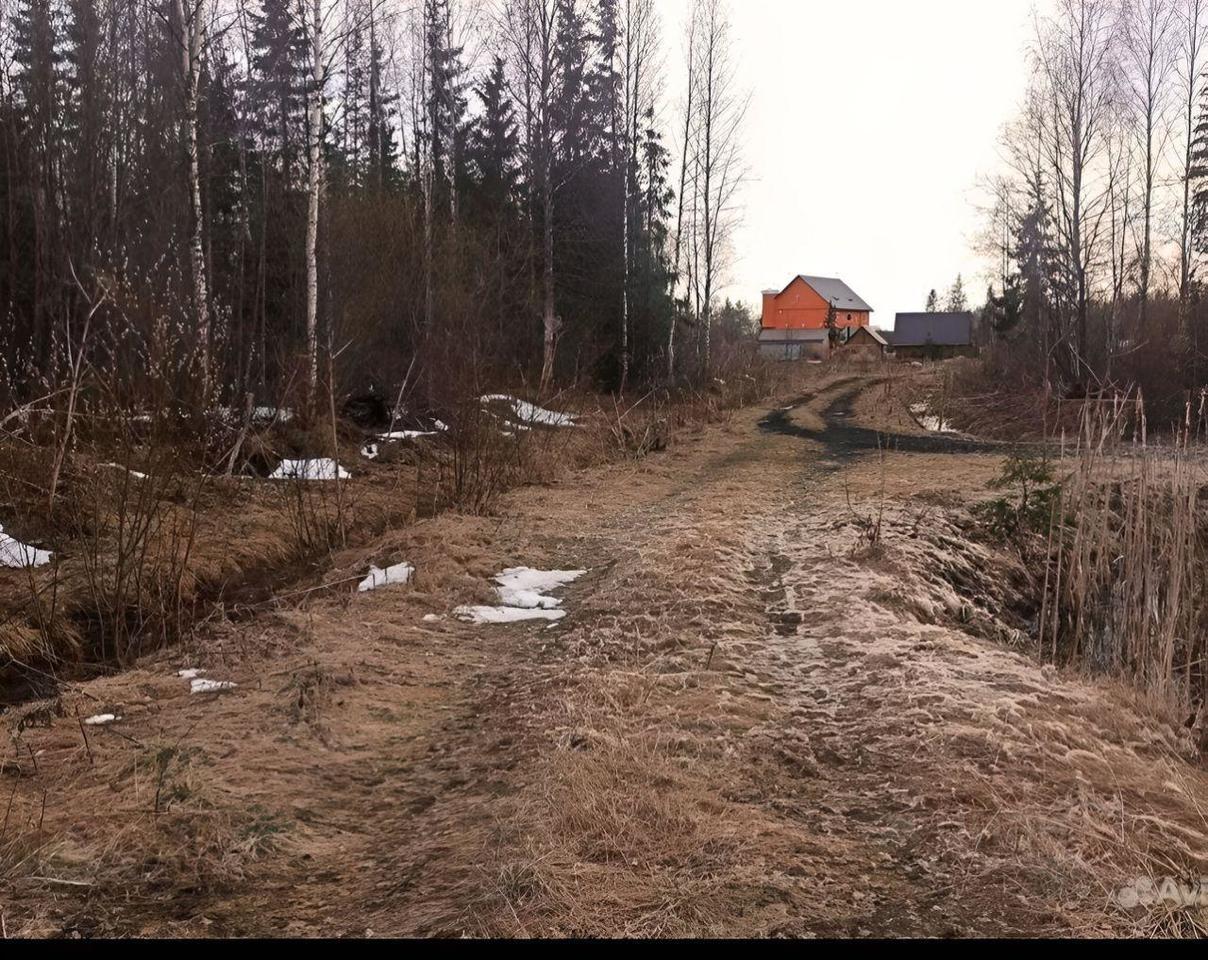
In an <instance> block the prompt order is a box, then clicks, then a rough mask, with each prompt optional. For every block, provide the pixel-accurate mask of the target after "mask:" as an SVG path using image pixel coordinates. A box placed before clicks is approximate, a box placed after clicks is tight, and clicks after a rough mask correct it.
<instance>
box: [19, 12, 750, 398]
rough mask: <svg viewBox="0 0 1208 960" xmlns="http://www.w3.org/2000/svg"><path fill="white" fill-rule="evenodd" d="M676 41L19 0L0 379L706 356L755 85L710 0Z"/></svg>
mask: <svg viewBox="0 0 1208 960" xmlns="http://www.w3.org/2000/svg"><path fill="white" fill-rule="evenodd" d="M664 30H665V27H664V24H662V23H661V21H660V17H659V14H658V9H657V5H656V3H655V2H654V0H498V2H497V3H495V4H489V3H485V2H478V0H413V2H410V3H402V2H400V0H9V2H8V3H7V4H6V5H4V6H2V7H0V56H2V64H3V69H2V72H0V139H2V144H3V145H2V151H3V153H2V156H3V165H2V166H0V231H2V233H0V312H2V315H3V317H4V321H5V322H4V324H3V329H2V331H0V341H2V342H0V359H2V361H3V369H2V370H0V378H2V381H3V384H4V386H5V387H6V388H7V390H8V391H9V393H10V394H11V395H12V397H13V398H22V397H24V398H29V396H30V395H33V394H36V393H37V392H38V391H39V390H41V389H46V390H48V391H53V389H54V385H55V384H56V383H60V382H62V379H63V377H64V372H65V370H67V369H69V368H71V367H73V366H74V365H76V364H78V363H81V362H82V363H84V364H86V365H88V366H91V367H94V368H96V369H101V368H104V369H107V370H110V371H118V372H120V374H121V376H120V383H121V389H122V390H123V391H125V392H127V393H128V395H129V399H130V400H131V401H135V400H137V401H138V402H145V401H146V400H147V399H154V398H156V397H159V398H161V399H164V400H166V399H168V398H174V399H176V400H185V401H187V400H194V399H198V398H204V399H206V400H207V401H211V400H213V399H214V398H215V397H228V398H242V397H244V396H247V395H255V396H258V397H262V398H264V399H268V400H271V399H275V398H277V397H279V396H282V395H284V394H285V393H287V392H288V391H290V390H296V391H299V392H301V393H304V394H305V395H307V396H310V397H312V398H313V397H314V395H315V394H316V392H317V388H318V386H319V384H320V383H321V382H326V380H327V379H330V380H331V381H332V382H339V383H341V384H344V385H347V387H348V388H349V389H358V388H365V387H367V386H370V385H374V386H378V387H380V388H383V389H389V388H390V385H397V384H398V383H400V382H402V381H404V380H406V379H408V377H409V376H411V377H413V378H416V379H419V380H422V381H424V382H426V383H427V385H428V389H429V390H430V391H431V390H437V389H440V388H441V387H442V386H447V385H449V384H450V383H452V382H454V381H458V379H459V378H461V379H464V378H466V377H470V378H475V379H483V378H491V377H495V378H497V377H511V378H513V379H515V378H522V379H527V380H529V381H530V382H532V383H533V384H534V385H535V386H539V387H540V388H541V389H546V388H548V387H549V385H550V384H551V383H552V382H553V381H554V380H555V379H558V378H563V379H569V378H579V377H590V378H592V379H593V380H594V381H596V382H597V383H600V384H602V385H604V386H607V387H609V388H614V389H624V388H625V387H626V385H627V384H628V383H630V382H633V381H635V380H641V381H658V382H666V381H671V380H676V379H679V378H685V377H688V378H690V377H699V376H702V375H704V374H706V373H707V372H708V371H709V370H710V368H711V367H712V366H713V365H714V364H715V363H716V362H717V360H718V355H719V351H721V350H723V349H724V346H725V343H726V342H727V338H724V337H723V338H721V341H720V343H715V342H714V341H715V337H714V335H713V334H714V331H715V330H716V329H717V328H718V323H719V318H718V316H717V314H718V311H719V306H718V304H717V291H718V289H719V288H720V287H721V286H722V285H723V278H724V276H725V270H726V266H727V258H728V255H729V240H730V236H731V232H732V229H733V226H734V223H735V220H736V218H737V216H738V214H739V210H740V208H739V190H740V188H741V185H742V182H743V178H744V168H743V165H742V158H741V153H740V146H741V144H740V132H741V124H742V120H743V115H744V112H745V108H746V100H745V97H744V95H743V94H742V92H741V91H740V90H739V88H738V81H737V78H736V74H735V62H734V55H733V51H732V34H731V26H730V23H729V19H728V15H727V10H726V7H725V3H724V0H694V3H693V4H692V8H691V12H690V16H689V17H688V22H687V26H686V30H685V35H684V36H683V37H682V39H681V40H680V42H678V43H668V42H667V40H666V38H665V36H664ZM668 64H671V65H672V66H670V67H669V66H668ZM670 70H675V71H678V73H677V79H678V82H677V84H676V90H682V94H679V95H677V96H675V97H674V98H673V97H672V96H671V95H670V94H669V92H668V89H667V86H668V85H667V79H668V76H669V75H670Z"/></svg>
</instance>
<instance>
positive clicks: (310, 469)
mask: <svg viewBox="0 0 1208 960" xmlns="http://www.w3.org/2000/svg"><path fill="white" fill-rule="evenodd" d="M337 477H338V478H339V479H341V480H350V479H352V474H351V473H349V472H348V471H347V470H345V469H344V468H343V467H341V466H340V465H339V464H338V463H336V462H335V461H334V460H332V459H330V458H328V457H320V458H318V459H313V460H282V461H281V464H280V466H278V467H277V469H276V470H274V471H273V472H272V473H271V474H269V477H268V478H269V479H270V480H335V479H336V478H337Z"/></svg>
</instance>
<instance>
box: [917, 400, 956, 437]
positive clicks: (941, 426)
mask: <svg viewBox="0 0 1208 960" xmlns="http://www.w3.org/2000/svg"><path fill="white" fill-rule="evenodd" d="M927 409H928V408H927V404H925V403H912V404H911V405H910V412H911V414H912V415H913V416H914V419H915V420H917V421H918V423H919V426H920V427H922V428H923V429H924V430H929V431H930V432H931V433H954V432H955V431H954V430H953V429H952V424H950V423H949V422H948V421H947V420H945V419H943V418H942V417H937V416H936V415H935V414H933V413H928V412H927Z"/></svg>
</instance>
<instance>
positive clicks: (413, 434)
mask: <svg viewBox="0 0 1208 960" xmlns="http://www.w3.org/2000/svg"><path fill="white" fill-rule="evenodd" d="M434 436H436V431H435V430H391V431H390V432H389V433H379V434H378V435H377V438H378V439H379V440H415V439H417V438H418V437H434Z"/></svg>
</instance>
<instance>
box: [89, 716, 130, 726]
mask: <svg viewBox="0 0 1208 960" xmlns="http://www.w3.org/2000/svg"><path fill="white" fill-rule="evenodd" d="M121 719H122V718H121V717H119V716H116V715H115V714H112V713H98V714H97V715H96V716H94V717H89V718H88V719H87V720H85V721H84V726H86V727H105V726H108V725H109V724H111V723H116V722H117V721H118V720H121Z"/></svg>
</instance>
